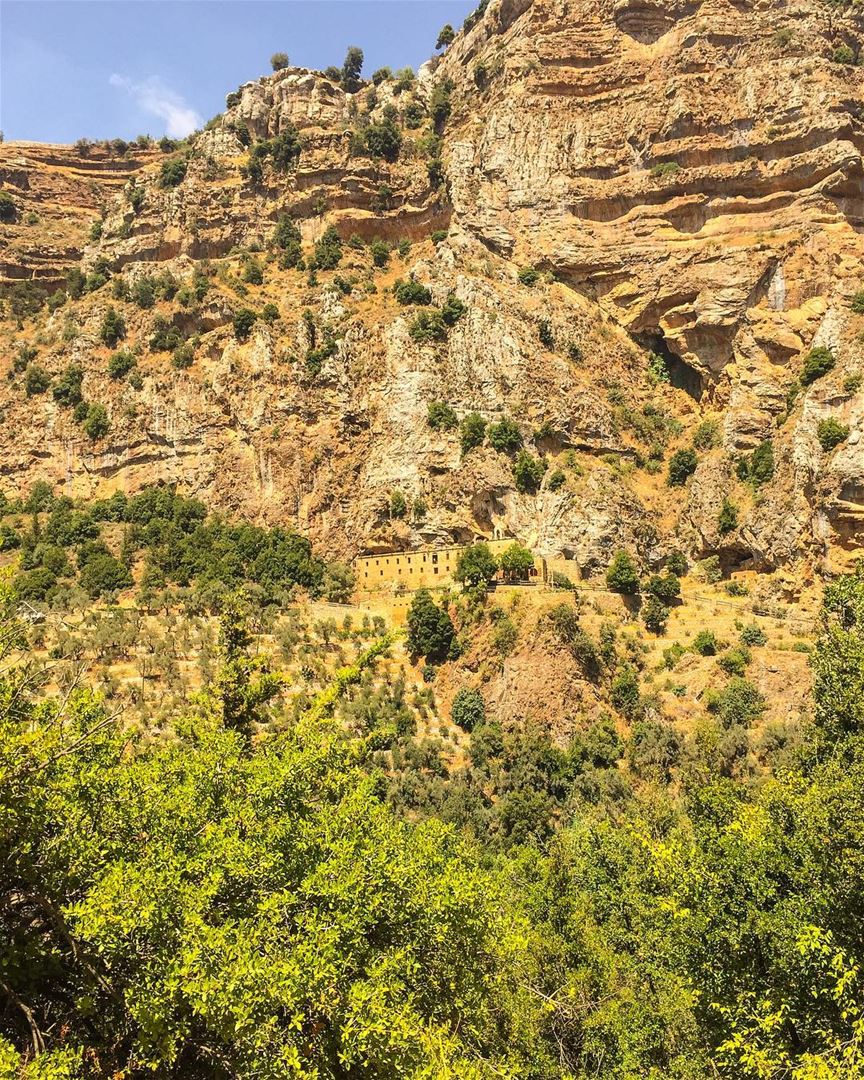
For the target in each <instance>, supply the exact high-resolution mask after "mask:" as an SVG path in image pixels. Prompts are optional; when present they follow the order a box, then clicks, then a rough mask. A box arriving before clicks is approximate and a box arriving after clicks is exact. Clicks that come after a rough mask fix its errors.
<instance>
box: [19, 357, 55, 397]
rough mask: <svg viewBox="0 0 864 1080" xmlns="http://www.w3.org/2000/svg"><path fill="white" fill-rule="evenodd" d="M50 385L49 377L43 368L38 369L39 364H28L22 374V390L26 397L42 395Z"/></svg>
mask: <svg viewBox="0 0 864 1080" xmlns="http://www.w3.org/2000/svg"><path fill="white" fill-rule="evenodd" d="M50 385H51V376H50V375H49V374H48V372H47V371H46V370H45V368H43V367H40V366H39V364H30V366H29V367H28V368H27V370H26V372H25V373H24V389H25V391H26V392H27V397H33V396H34V395H35V394H44V393H45V391H46V390H47V389H48V387H49V386H50Z"/></svg>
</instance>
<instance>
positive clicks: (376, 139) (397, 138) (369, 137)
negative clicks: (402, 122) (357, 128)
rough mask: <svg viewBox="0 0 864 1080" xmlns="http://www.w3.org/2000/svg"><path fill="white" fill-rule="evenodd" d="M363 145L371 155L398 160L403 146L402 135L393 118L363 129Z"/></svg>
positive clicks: (388, 159)
mask: <svg viewBox="0 0 864 1080" xmlns="http://www.w3.org/2000/svg"><path fill="white" fill-rule="evenodd" d="M363 145H364V147H365V149H366V153H367V154H368V155H369V157H373V158H383V159H384V160H385V161H396V159H397V158H398V157H399V151H400V149H401V148H402V135H401V133H400V131H399V129H398V128H397V127H396V125H395V124H394V123H393V121H392V120H388V119H384V120H382V121H381V123H379V124H369V126H368V127H366V128H365V129H364V130H363Z"/></svg>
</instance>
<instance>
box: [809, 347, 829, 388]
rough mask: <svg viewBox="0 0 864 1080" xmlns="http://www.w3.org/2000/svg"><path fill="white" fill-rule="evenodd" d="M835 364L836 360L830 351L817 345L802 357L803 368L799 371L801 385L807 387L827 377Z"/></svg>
mask: <svg viewBox="0 0 864 1080" xmlns="http://www.w3.org/2000/svg"><path fill="white" fill-rule="evenodd" d="M836 363H837V358H836V357H835V356H834V353H833V352H831V350H830V349H827V348H825V346H824V345H817V346H816V348H815V349H811V350H810V352H809V353H807V355H806V356H805V357H804V367H803V368H802V369H801V384H802V385H803V386H809V385H810V384H811V383H814V382H816V380H817V379H821V378H822V377H823V376H824V375H827V374H828V372H829V371H831V369H832V368H833V367H834V365H835V364H836Z"/></svg>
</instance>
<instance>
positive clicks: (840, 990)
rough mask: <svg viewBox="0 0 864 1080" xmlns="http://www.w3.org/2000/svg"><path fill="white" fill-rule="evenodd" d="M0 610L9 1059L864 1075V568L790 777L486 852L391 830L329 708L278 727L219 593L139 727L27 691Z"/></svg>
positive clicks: (825, 650)
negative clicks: (153, 722) (164, 704)
mask: <svg viewBox="0 0 864 1080" xmlns="http://www.w3.org/2000/svg"><path fill="white" fill-rule="evenodd" d="M0 599H2V605H3V612H2V632H0V641H2V649H3V655H4V659H5V663H4V665H3V667H4V669H5V671H4V674H3V675H2V677H0V883H2V884H0V890H2V892H0V998H2V1001H0V1075H8V1076H16V1075H20V1076H25V1077H34V1078H35V1077H42V1078H49V1077H50V1078H61V1077H77V1076H82V1077H85V1076H127V1077H132V1076H144V1075H159V1076H176V1077H184V1078H186V1077H226V1078H227V1077H250V1078H251V1077H256V1078H258V1077H285V1076H296V1077H310V1078H311V1077H315V1078H325V1077H333V1078H336V1077H340V1078H344V1077H404V1076H408V1077H412V1076H413V1077H430V1078H431V1077H448V1076H451V1077H457V1076H458V1077H476V1078H480V1077H487V1076H488V1077H493V1076H497V1077H500V1076H506V1077H524V1078H526V1080H527V1078H537V1080H540V1078H552V1077H573V1078H575V1077H579V1078H583V1077H584V1078H587V1077H604V1078H607V1077H608V1078H613V1080H614V1078H622V1080H623V1078H633V1080H636V1078H637V1077H638V1078H644V1077H649V1078H656V1080H659V1078H665V1077H670V1078H673V1077H674V1078H692V1080H696V1078H703V1077H704V1078H708V1077H712V1076H717V1075H720V1076H726V1077H730V1078H731V1077H735V1078H737V1077H744V1078H754V1080H762V1078H766V1080H767V1078H777V1080H780V1078H781V1077H782V1078H786V1077H792V1078H795V1080H823V1078H825V1080H827V1078H833V1077H837V1078H840V1077H843V1078H855V1077H861V1076H864V1011H862V1010H864V990H862V986H861V974H860V964H861V960H862V951H864V950H862V939H861V932H860V927H861V919H862V915H864V747H862V743H861V724H862V721H864V715H862V701H864V575H859V576H856V577H850V578H846V579H842V580H840V581H838V582H837V583H835V585H833V586H831V587H829V589H828V590H827V592H826V602H825V612H824V622H825V625H824V631H823V634H822V637H821V639H820V640H819V642H818V644H817V648H816V653H815V658H814V667H815V674H816V684H815V691H814V710H813V723H812V727H811V730H810V731H809V733H808V738H807V740H806V741H805V744H804V749H803V750H802V751H801V753H800V754H799V755H798V758H797V760H796V763H795V765H794V767H790V768H788V769H787V770H785V771H784V772H783V773H782V774H779V775H777V776H775V777H773V778H771V779H769V780H767V781H765V782H763V783H762V784H761V785H759V786H756V787H753V788H748V787H746V786H745V785H743V784H740V783H736V782H734V781H732V780H730V779H728V778H720V779H716V778H712V777H711V776H710V775H709V776H706V777H705V778H704V780H703V781H702V782H701V783H699V784H691V785H690V786H689V787H688V789H687V791H686V794H685V795H684V796H681V797H678V796H676V795H675V794H674V793H672V792H670V791H667V790H665V789H662V788H659V787H656V788H655V787H652V786H650V785H646V786H645V787H644V789H642V790H640V791H639V792H638V793H637V794H636V795H635V796H634V798H633V800H631V801H630V802H629V803H628V804H627V805H626V812H624V811H619V812H616V811H615V809H614V806H613V807H609V806H607V807H605V808H602V807H593V806H591V805H589V804H587V803H586V804H585V806H584V807H583V808H582V812H581V813H578V814H576V815H574V817H573V819H572V822H571V823H570V824H569V825H568V826H567V827H566V828H564V829H562V830H561V831H560V832H559V833H558V834H557V835H556V836H554V837H553V838H551V839H550V840H549V841H548V843H547V844H546V845H545V846H540V845H537V844H526V845H522V846H519V845H515V846H513V847H511V848H509V849H508V850H507V851H506V852H502V853H500V854H496V855H494V856H489V855H487V854H486V852H485V850H484V848H483V847H482V846H481V845H478V844H477V843H476V842H475V841H474V840H471V839H467V838H463V837H460V835H459V834H458V833H457V832H456V831H454V830H453V829H452V828H451V827H448V826H444V825H443V824H441V823H440V822H437V821H434V820H429V821H426V822H424V823H422V824H410V823H408V822H406V821H405V820H402V819H400V817H399V816H398V815H397V814H395V813H394V811H392V810H391V809H389V808H388V807H387V806H386V805H385V803H384V801H383V800H382V797H381V792H382V791H383V788H384V786H385V785H384V784H383V777H381V776H380V775H379V774H378V773H377V772H376V770H375V768H374V767H373V762H374V760H375V757H374V752H375V740H374V738H364V737H356V736H355V737H351V738H349V737H346V736H345V735H344V734H343V733H342V729H341V728H340V727H339V726H338V725H335V724H333V723H332V722H331V721H329V720H327V719H326V712H327V709H324V708H320V707H319V708H317V709H314V710H312V711H311V712H310V713H309V714H307V715H306V716H305V717H304V718H302V719H300V720H299V721H298V722H297V723H296V725H295V726H293V727H292V728H291V729H290V730H288V731H285V732H281V733H279V734H267V733H266V731H265V730H264V729H263V728H262V727H261V725H260V724H259V721H261V720H263V719H264V718H265V717H266V710H267V708H268V704H267V703H268V701H269V700H270V699H271V698H272V697H273V695H274V694H275V693H277V692H278V678H277V676H276V675H275V674H274V673H273V672H271V671H269V670H268V669H267V665H266V663H265V662H263V661H262V660H261V659H260V658H256V659H251V658H248V657H247V656H246V655H245V651H244V650H245V646H246V637H245V634H244V631H243V627H242V624H241V622H240V620H239V619H238V616H237V614H236V612H235V609H234V608H233V606H232V605H227V606H226V609H225V614H224V615H223V629H222V647H223V652H224V664H223V669H222V673H221V675H220V676H219V678H218V679H217V680H215V682H214V685H213V687H212V689H211V690H210V691H209V692H207V693H206V694H205V695H204V696H203V697H202V699H201V700H200V702H199V703H198V706H197V707H196V708H195V709H194V710H192V711H191V714H190V716H189V717H188V718H187V719H186V720H185V721H182V722H181V721H178V723H177V724H176V732H175V734H174V735H173V736H172V737H171V739H170V740H169V739H166V740H163V741H153V740H149V741H144V740H140V741H139V740H135V739H132V738H131V737H130V736H128V735H127V734H125V733H124V731H123V729H122V728H121V727H119V726H118V723H117V721H116V719H115V718H114V717H111V716H109V715H106V712H105V709H104V706H103V705H102V704H101V703H100V701H98V700H96V699H95V698H94V697H93V696H92V695H91V694H90V693H89V692H88V691H86V690H83V689H79V690H73V691H71V692H70V693H69V695H68V696H67V697H66V699H65V700H63V701H54V702H46V701H39V700H38V699H37V698H36V697H34V695H33V692H32V679H31V673H30V671H29V670H28V668H27V666H26V664H24V665H22V664H21V663H18V664H15V663H13V662H12V661H13V657H14V655H15V653H16V650H18V649H19V648H20V647H21V646H22V645H23V641H22V639H21V636H20V635H21V631H20V628H19V627H18V626H17V624H16V622H15V619H14V608H15V598H14V596H13V595H12V593H11V592H10V591H9V590H8V589H6V590H5V591H4V593H3V595H2V598H0ZM322 716H323V717H324V718H323V719H322ZM255 731H258V732H259V735H258V736H257V737H254V738H250V735H251V734H252V733H253V732H255Z"/></svg>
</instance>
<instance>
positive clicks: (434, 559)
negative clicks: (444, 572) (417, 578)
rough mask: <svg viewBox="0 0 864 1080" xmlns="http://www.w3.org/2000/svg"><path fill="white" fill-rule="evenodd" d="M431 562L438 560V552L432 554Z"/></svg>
mask: <svg viewBox="0 0 864 1080" xmlns="http://www.w3.org/2000/svg"><path fill="white" fill-rule="evenodd" d="M432 562H433V564H434V563H437V562H438V552H437V551H436V552H435V553H434V555H433V556H432ZM435 573H436V574H437V573H438V571H437V570H436V571H435Z"/></svg>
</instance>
